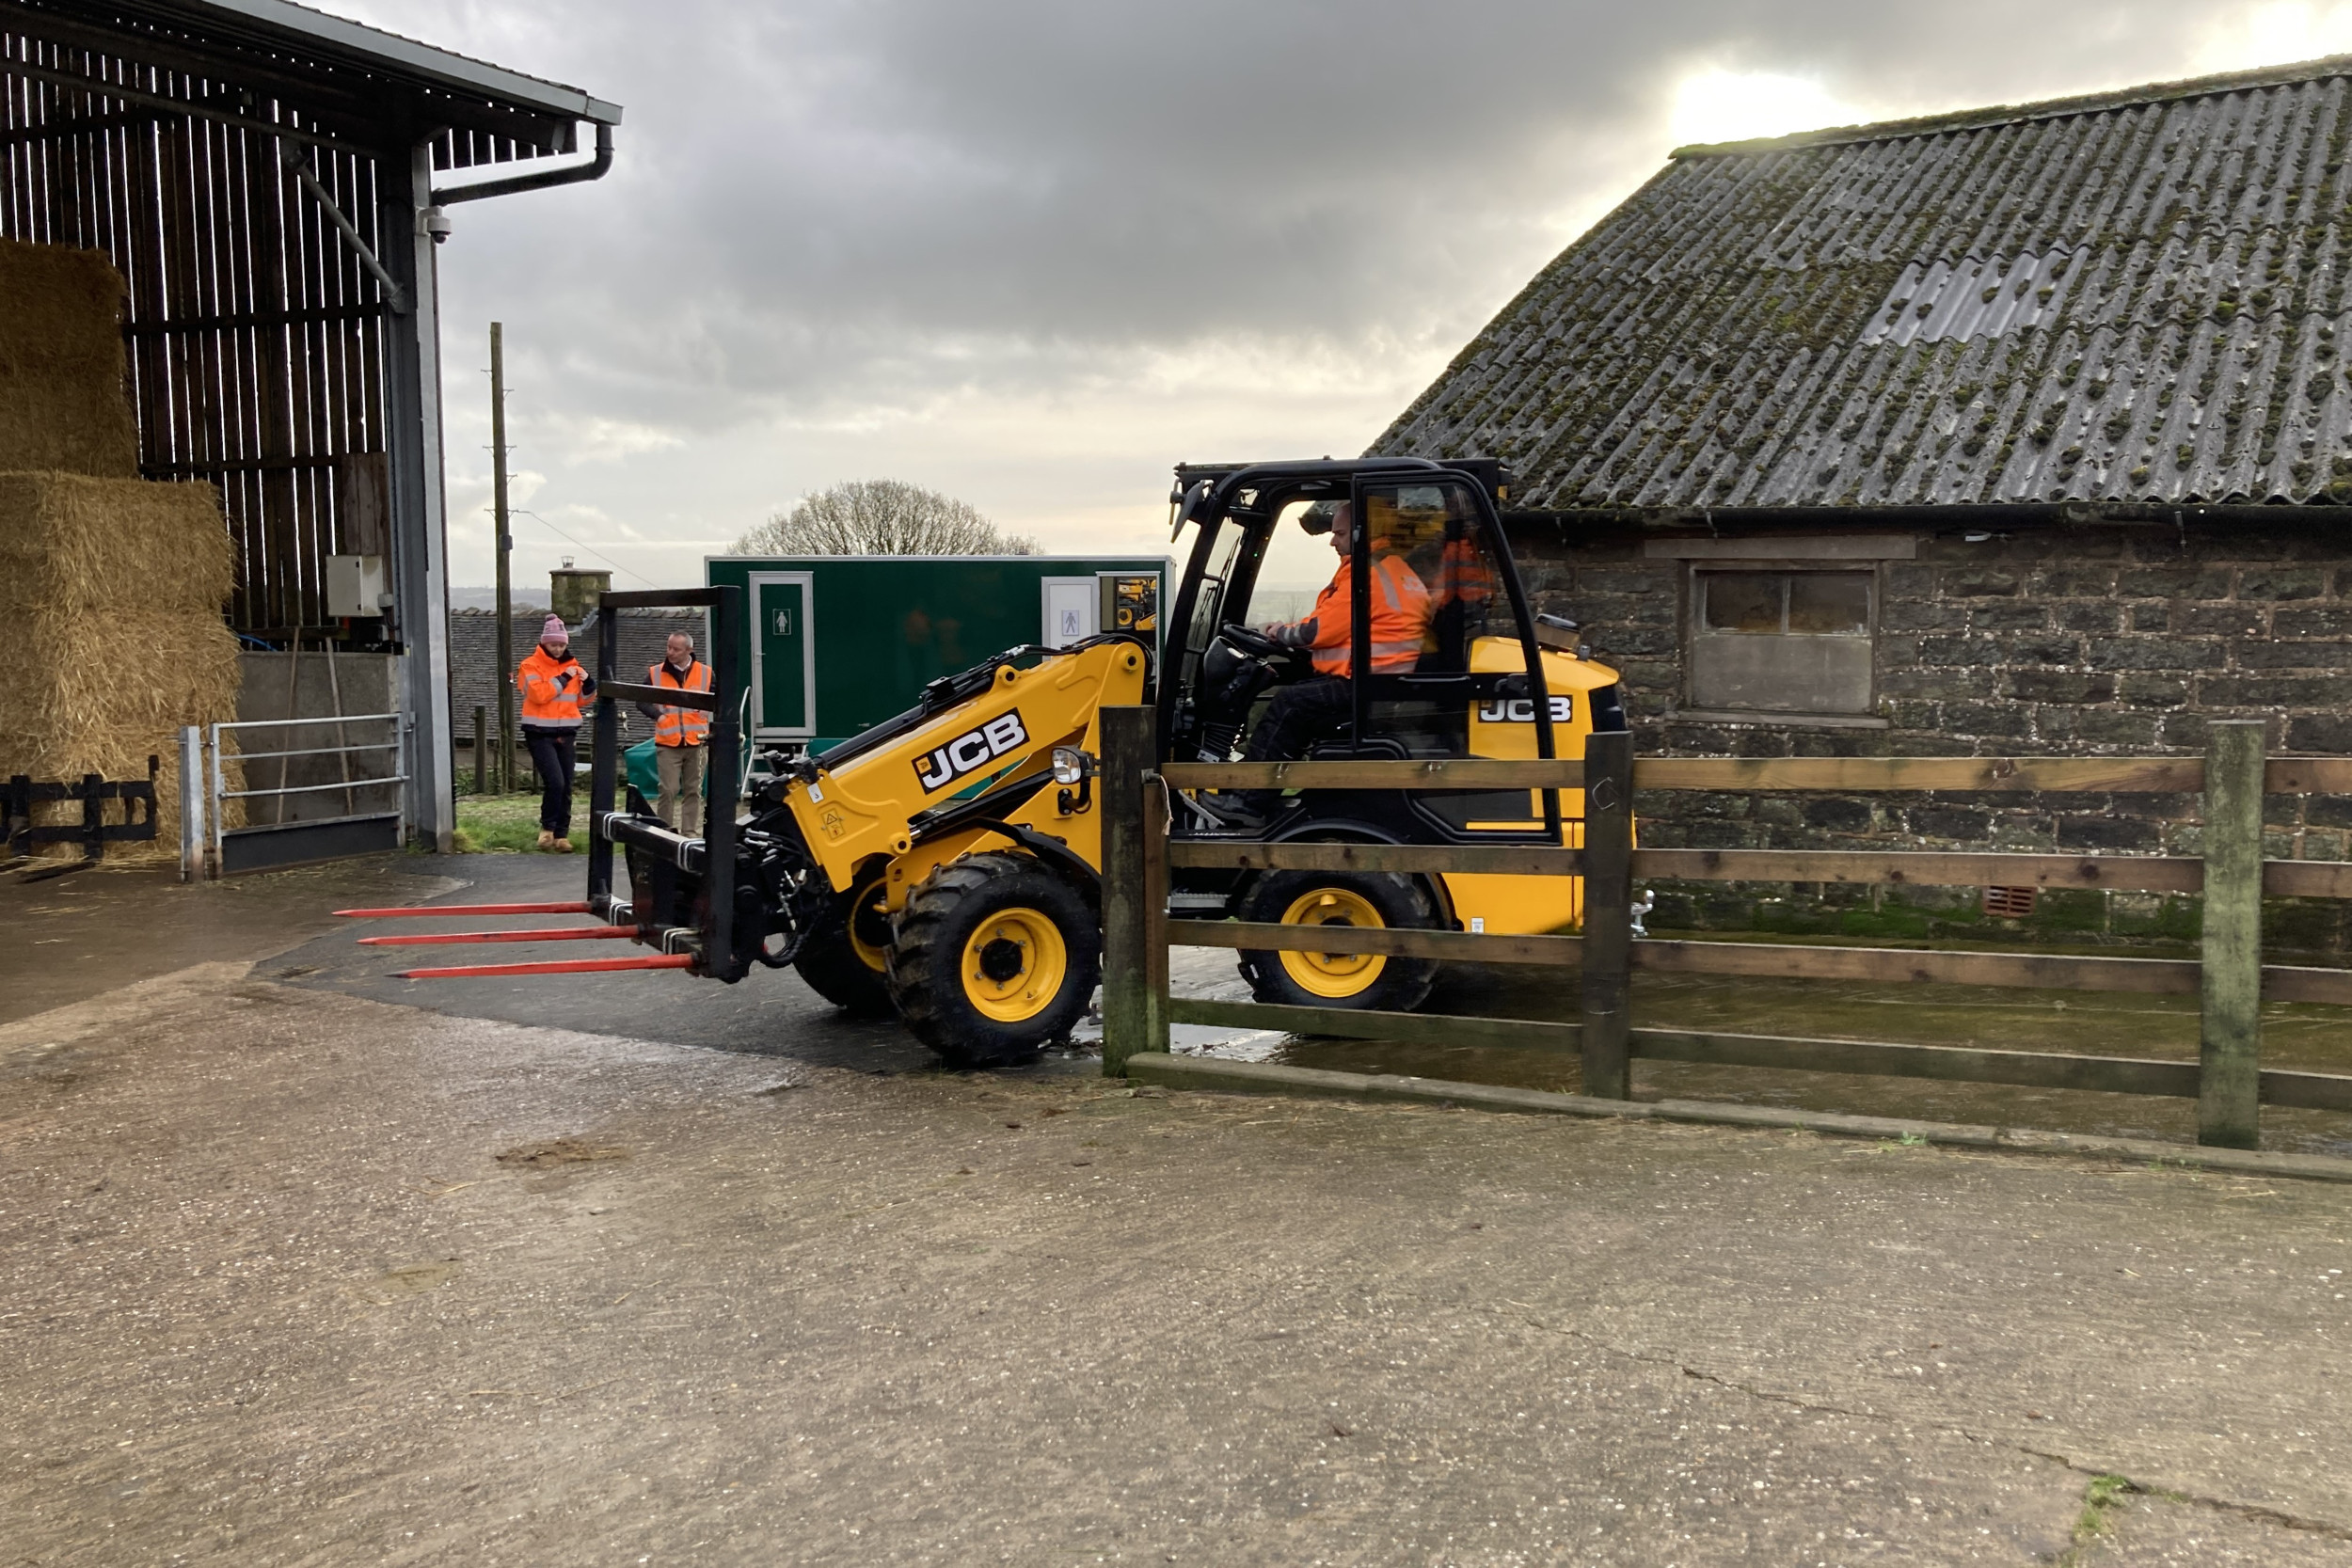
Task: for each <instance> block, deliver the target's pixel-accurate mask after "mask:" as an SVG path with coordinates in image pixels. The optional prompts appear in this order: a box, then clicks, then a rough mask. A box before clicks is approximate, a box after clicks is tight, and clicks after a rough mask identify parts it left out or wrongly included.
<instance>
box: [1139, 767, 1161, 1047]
mask: <svg viewBox="0 0 2352 1568" xmlns="http://www.w3.org/2000/svg"><path fill="white" fill-rule="evenodd" d="M1136 794H1137V795H1138V796H1139V797H1140V802H1139V803H1140V805H1141V807H1142V817H1143V820H1142V823H1141V827H1142V830H1143V1033H1142V1035H1141V1036H1140V1037H1139V1038H1138V1039H1137V1040H1136V1050H1137V1051H1152V1052H1157V1053H1159V1054H1161V1055H1163V1056H1165V1055H1167V1054H1168V784H1167V781H1165V780H1164V779H1162V778H1161V777H1160V775H1159V772H1158V770H1157V769H1156V768H1154V769H1152V770H1151V771H1148V772H1146V773H1145V774H1144V775H1143V779H1142V783H1141V786H1140V787H1139V788H1138V789H1137V790H1136Z"/></svg>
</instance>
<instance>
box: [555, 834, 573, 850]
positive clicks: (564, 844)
mask: <svg viewBox="0 0 2352 1568" xmlns="http://www.w3.org/2000/svg"><path fill="white" fill-rule="evenodd" d="M555 852H556V853H557V854H559V855H568V854H570V853H571V852H572V841H571V837H570V835H569V834H566V835H565V836H564V837H562V838H559V839H557V840H556V841H555Z"/></svg>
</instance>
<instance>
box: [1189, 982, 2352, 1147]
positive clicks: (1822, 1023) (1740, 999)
mask: <svg viewBox="0 0 2352 1568" xmlns="http://www.w3.org/2000/svg"><path fill="white" fill-rule="evenodd" d="M1170 971H1171V974H1170V978H1171V980H1172V981H1173V989H1174V990H1176V991H1177V992H1178V993H1179V994H1182V995H1186V996H1199V997H1214V998H1216V999H1217V1000H1220V1001H1229V1000H1230V1001H1247V1000H1248V990H1247V988H1246V987H1245V986H1244V985H1243V984H1242V983H1241V981H1240V978H1239V976H1238V975H1237V974H1235V973H1234V970H1233V961H1232V955H1231V954H1227V953H1218V952H1214V951H1213V950H1209V949H1187V950H1181V951H1180V952H1179V953H1177V954H1172V955H1171V961H1170ZM1633 1008H1634V1022H1635V1023H1636V1025H1637V1026H1640V1027H1645V1028H1653V1029H1691V1030H1715V1031H1721V1032H1724V1033H1731V1034H1743V1035H1787V1036H1795V1037H1806V1038H1813V1039H1854V1040H1887V1041H1895V1042H1899V1043H1902V1044H1908V1045H1953V1046H1973V1047H1977V1048H1979V1049H1982V1050H1994V1051H2050V1052H2064V1053H2071V1054H2076V1055H2106V1056H2137V1057H2147V1058H2155V1059H2159V1060H2170V1061H2195V1060H2196V1059H2197V1041H2198V1032H2199V1020H2198V1004H2197V998H2195V997H2194V996H2138V995H2133V994H2129V993H2120V994H2106V993H2098V992H2091V993H2085V992H2076V991H2069V992H2056V991H2040V990H2008V989H2001V988H1992V987H1979V986H1931V985H1899V986H1889V985H1881V984H1876V983H1870V982H1863V981H1841V980H1772V979H1757V978H1752V977H1749V976H1744V975H1742V976H1728V975H1672V974H1637V975H1635V976H1634V977H1633ZM1423 1010H1424V1011H1426V1012H1431V1013H1454V1014H1457V1015H1463V1016H1471V1017H1482V1018H1525V1019H1543V1020H1556V1021H1561V1022H1574V1021H1575V1019H1576V1017H1577V1012H1578V992H1577V984H1576V980H1575V977H1574V975H1573V974H1570V975H1566V976H1559V975H1554V974H1549V973H1548V972H1541V971H1533V970H1527V969H1509V968H1504V967H1503V966H1501V965H1496V966H1491V967H1470V966H1454V967H1452V968H1449V969H1448V970H1447V971H1445V972H1444V974H1442V975H1441V976H1440V978H1439V980H1438V989H1437V990H1435V991H1434V992H1433V993H1432V994H1431V996H1430V998H1429V1001H1428V1002H1427V1003H1426V1004H1425V1005H1424V1007H1423ZM1170 1044H1171V1047H1172V1048H1173V1049H1174V1050H1175V1051H1177V1052H1178V1053H1183V1054H1199V1055H1212V1056H1217V1057H1221V1058H1224V1059H1227V1060H1242V1061H1271V1062H1279V1063H1284V1064H1287V1065H1290V1066H1294V1067H1311V1068H1324V1069H1330V1070H1333V1071H1340V1072H1397V1073H1411V1074H1415V1075H1418V1076H1421V1077H1424V1078H1447V1079H1454V1080H1458V1081H1462V1082H1467V1083H1477V1084H1502V1085H1511V1086H1513V1087H1519V1088H1538V1089H1555V1090H1560V1091H1564V1092H1568V1093H1574V1092H1577V1091H1578V1090H1580V1089H1581V1087H1582V1082H1581V1075H1580V1074H1579V1072H1578V1069H1577V1063H1576V1059H1575V1058H1574V1057H1573V1056H1572V1055H1567V1054H1564V1053H1555V1052H1549V1051H1502V1050H1496V1049H1493V1048H1489V1047H1483V1046H1451V1047H1448V1046H1426V1045H1405V1044H1398V1043H1396V1042H1393V1041H1388V1040H1341V1039H1309V1038H1302V1037H1296V1036H1277V1035H1271V1034H1268V1033H1266V1032H1264V1031H1248V1030H1239V1029H1215V1028H1204V1027H1200V1026H1195V1025H1179V1026H1178V1027H1177V1028H1176V1029H1175V1030H1174V1031H1172V1037H1171V1041H1170ZM2263 1065H2264V1066H2265V1067H2268V1068H2281V1069H2294V1070H2298V1071H2307V1072H2338V1073H2352V1007H2323V1006H2306V1005H2301V1004H2285V1003H2273V1004H2266V1005H2265V1006H2264V1008H2263ZM1633 1094H1634V1098H1635V1099H1637V1100H1715V1101H1728V1102H1731V1103H1734V1104H1744V1105H1775V1106H1786V1107H1790V1108H1795V1109H1802V1110H1809V1111H1844V1112H1850V1113H1851V1114H1854V1115H1857V1116H1882V1117H1916V1118H1919V1119H1922V1120H1928V1121H1953V1122H1972V1123H1992V1124H1994V1125H1998V1126H2013V1127H2031V1128H2040V1129H2045V1130H2048V1131H2053V1132H2083V1133H2096V1134H2102V1135H2106V1136H2110V1137H2135V1138H2156V1139H2162V1140H2166V1141H2169V1142H2174V1143H2194V1142H2195V1141H2196V1137H2197V1106H2196V1102H2195V1101H2190V1100H2185V1099H2177V1100H2176V1099H2172V1098H2169V1097H2162V1096H2153V1095H2127V1094H2099V1093H2092V1092H2090V1091H2086V1090H2077V1089H2039V1088H2028V1087H2023V1086H2018V1085H2005V1084H1948V1083H1941V1082H1938V1081H1936V1080H1933V1079H1919V1078H1878V1077H1865V1076H1862V1075H1859V1074H1853V1073H1830V1072H1791V1071H1785V1070H1780V1069H1770V1068H1736V1067H1716V1066H1711V1065H1704V1064H1696V1063H1684V1062H1649V1061H1641V1060H1636V1062H1635V1063H1634V1068H1633ZM2263 1147H2264V1148H2275V1149H2283V1150H2289V1151H2292V1152H2296V1153H2305V1154H2330V1155H2335V1156H2338V1157H2352V1113H2344V1112H2333V1111H2305V1110H2295V1109H2286V1108H2281V1107H2278V1106H2265V1107H2264V1108H2263Z"/></svg>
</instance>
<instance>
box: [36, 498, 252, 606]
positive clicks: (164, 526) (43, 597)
mask: <svg viewBox="0 0 2352 1568" xmlns="http://www.w3.org/2000/svg"><path fill="white" fill-rule="evenodd" d="M235 565H236V551H235V546H233V545H232V544H231V543H230V537H229V528H228V525H227V523H226V522H225V521H224V520H223V519H222V515H221V506H220V493H219V492H218V491H217V490H215V489H214V488H213V486H211V485H210V484H202V483H197V484H151V483H146V482H144V481H141V480H135V479H93V478H90V477H88V476H87V475H83V474H68V473H54V472H53V473H0V621H8V620H14V619H16V618H17V617H18V616H21V615H26V614H31V613H33V612H35V611H36V610H49V611H53V612H63V613H67V614H72V615H112V614H115V613H117V612H118V611H120V610H128V609H133V608H137V609H142V610H150V611H163V612H173V613H180V614H188V615H204V616H209V617H211V618H212V619H214V620H218V619H219V618H220V613H221V606H222V605H223V604H224V603H226V602H227V600H228V598H229V594H230V590H231V588H232V587H233V586H234V581H235V578H234V573H235Z"/></svg>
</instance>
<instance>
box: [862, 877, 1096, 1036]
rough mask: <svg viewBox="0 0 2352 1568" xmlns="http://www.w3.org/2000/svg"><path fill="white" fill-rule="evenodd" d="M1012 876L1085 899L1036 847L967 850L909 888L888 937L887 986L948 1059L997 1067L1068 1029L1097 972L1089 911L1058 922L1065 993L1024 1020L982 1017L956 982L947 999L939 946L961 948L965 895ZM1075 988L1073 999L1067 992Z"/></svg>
mask: <svg viewBox="0 0 2352 1568" xmlns="http://www.w3.org/2000/svg"><path fill="white" fill-rule="evenodd" d="M1012 878H1043V879H1046V880H1048V881H1050V882H1051V883H1052V884H1053V885H1054V886H1055V887H1056V888H1058V889H1060V890H1061V891H1062V892H1063V893H1065V894H1067V895H1069V896H1070V898H1071V900H1072V901H1073V903H1075V904H1076V905H1077V906H1078V908H1079V909H1081V910H1084V909H1085V908H1086V900H1085V899H1084V898H1082V897H1080V896H1079V895H1078V894H1077V892H1076V890H1075V889H1073V888H1071V887H1070V886H1069V884H1067V883H1066V882H1063V881H1062V880H1061V879H1059V878H1057V877H1056V876H1055V875H1054V873H1053V872H1051V871H1050V870H1048V869H1046V867H1045V865H1044V863H1042V862H1041V861H1040V860H1038V859H1037V857H1036V856H1034V855H1023V854H1015V853H1012V852H1009V851H1004V850H995V851H991V852H989V853H986V854H979V855H967V856H965V857H964V858H963V859H961V860H958V861H951V862H949V863H947V864H946V865H943V866H941V867H939V868H938V869H937V870H935V871H933V872H932V873H931V874H930V876H929V877H926V878H924V879H923V880H922V882H921V884H920V885H919V886H917V887H916V888H915V890H914V892H913V893H911V894H909V895H907V902H906V908H905V910H904V911H902V912H901V913H900V914H899V916H898V927H897V929H896V931H895V933H894V935H893V937H892V939H891V943H890V969H889V976H888V983H889V992H890V1000H891V1002H892V1003H893V1004H894V1005H895V1006H897V1007H898V1016H899V1018H900V1019H901V1020H902V1021H904V1022H905V1023H906V1026H907V1031H908V1033H910V1034H912V1035H914V1037H915V1038H916V1039H918V1040H921V1041H922V1042H923V1043H924V1044H925V1045H927V1046H929V1047H930V1049H931V1051H932V1052H933V1053H935V1054H937V1055H938V1056H939V1057H940V1059H941V1060H942V1061H944V1062H946V1064H947V1065H948V1066H950V1067H963V1068H987V1067H1001V1066H1004V1065H1006V1064H1009V1063H1012V1062H1017V1061H1022V1060H1025V1059H1026V1058H1028V1057H1030V1056H1033V1055H1035V1054H1036V1053H1037V1052H1038V1050H1039V1049H1040V1048H1041V1047H1042V1046H1043V1045H1045V1044H1046V1042H1047V1041H1049V1040H1052V1039H1055V1038H1057V1037H1060V1036H1062V1035H1065V1034H1067V1033H1069V1031H1070V1028H1071V1026H1072V1025H1073V1024H1074V1023H1075V1022H1077V1021H1078V1018H1079V1017H1080V1016H1081V1015H1082V1014H1083V1013H1084V1012H1085V1010H1086V1006H1087V1003H1088V1002H1089V1000H1090V999H1091V998H1092V996H1093V994H1094V988H1095V986H1096V985H1097V984H1098V983H1099V982H1100V980H1101V978H1102V968H1103V965H1102V933H1101V928H1100V926H1099V924H1097V923H1094V922H1092V921H1091V920H1090V919H1089V921H1088V922H1087V923H1085V924H1084V925H1083V926H1082V927H1081V928H1079V929H1076V930H1072V929H1069V928H1064V930H1063V932H1062V940H1063V942H1065V943H1066V944H1067V945H1068V947H1069V949H1070V964H1071V968H1072V971H1073V980H1074V981H1075V985H1074V988H1073V987H1072V986H1071V985H1070V984H1069V983H1068V982H1066V983H1065V1001H1064V1004H1063V1005H1062V1006H1058V1007H1056V1008H1052V1009H1049V1010H1048V1011H1047V1012H1045V1013H1042V1014H1041V1015H1040V1016H1039V1018H1038V1019H1037V1020H1035V1021H1033V1022H1031V1023H1030V1024H1028V1025H1025V1026H1023V1027H1020V1028H1015V1027H1013V1026H1010V1025H1003V1024H995V1023H993V1022H982V1021H976V1020H974V1019H972V1018H970V1017H968V1016H966V1012H965V1009H964V1008H963V1006H961V988H959V989H958V991H957V993H956V996H955V997H954V998H953V999H949V998H946V997H943V996H942V995H941V994H940V987H939V986H938V985H937V984H936V983H935V982H936V981H937V978H938V976H939V972H940V971H939V966H940V959H941V957H942V953H941V949H942V948H943V947H944V946H946V945H947V944H950V943H952V944H953V946H954V948H955V949H956V950H957V952H958V953H959V954H960V953H961V949H962V945H963V939H962V938H961V936H959V935H957V934H956V931H955V929H954V927H955V926H956V924H957V917H958V915H959V914H960V913H961V911H962V910H963V908H964V905H965V900H967V899H969V898H971V897H972V896H974V895H977V894H980V893H982V892H984V891H987V890H989V889H991V888H995V887H1002V886H1004V885H1005V884H1006V882H1007V880H1008V879H1012ZM1073 989H1074V991H1075V997H1074V1006H1073V1005H1072V1003H1071V1001H1070V1000H1069V994H1070V991H1071V990H1073Z"/></svg>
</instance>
